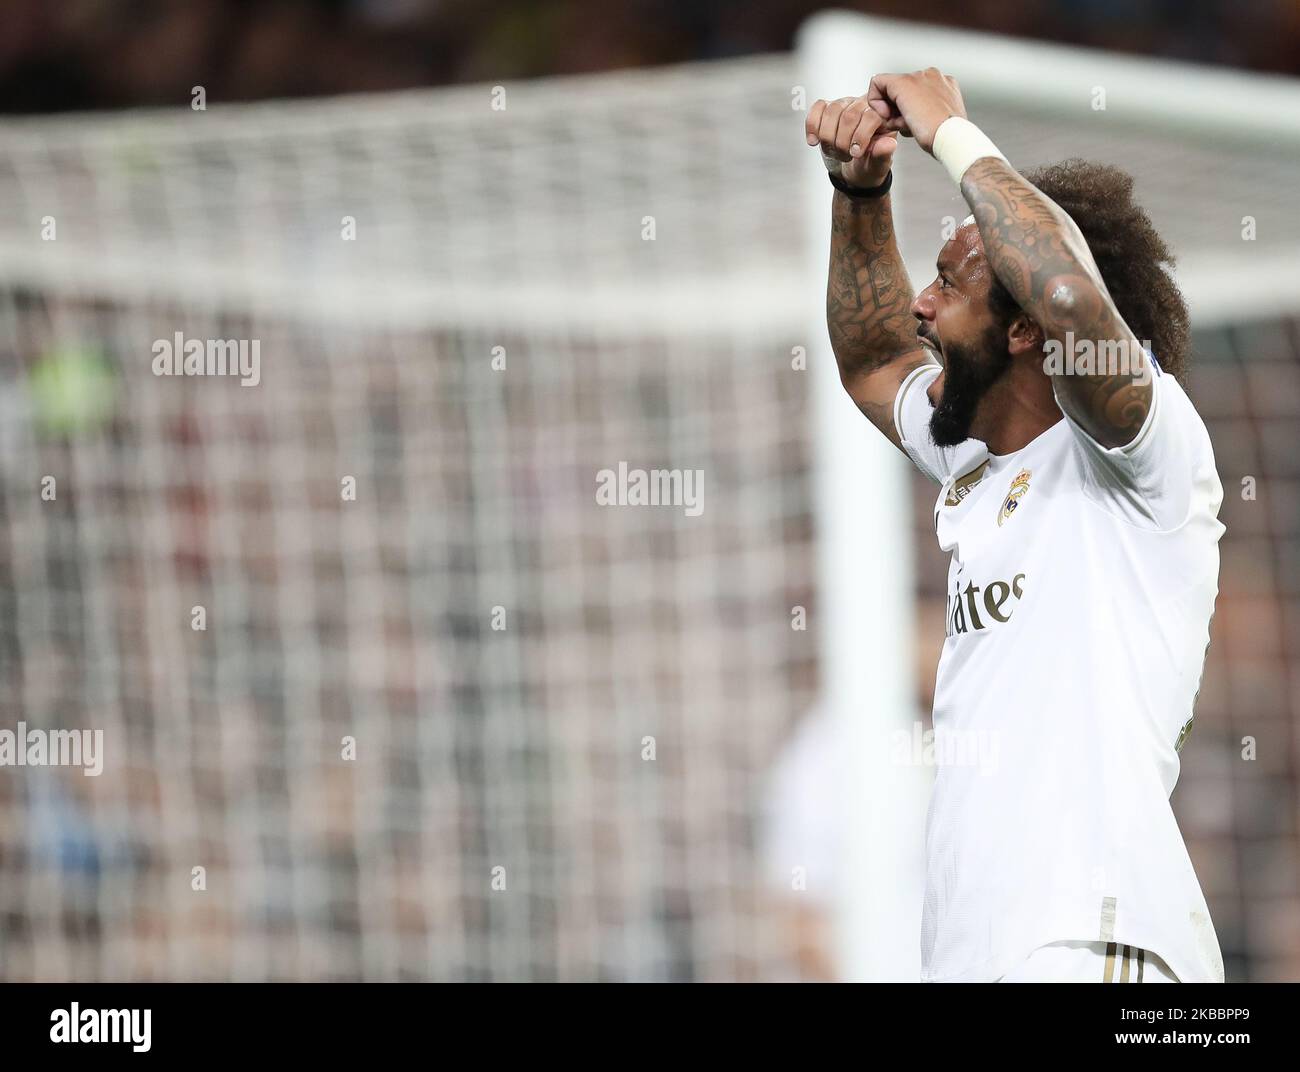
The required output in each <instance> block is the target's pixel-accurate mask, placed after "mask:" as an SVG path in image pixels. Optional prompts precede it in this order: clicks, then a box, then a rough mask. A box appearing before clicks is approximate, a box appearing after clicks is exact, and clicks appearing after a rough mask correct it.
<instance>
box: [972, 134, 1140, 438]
mask: <svg viewBox="0 0 1300 1072" xmlns="http://www.w3.org/2000/svg"><path fill="white" fill-rule="evenodd" d="M961 189H962V194H963V195H964V196H965V198H966V201H967V202H968V203H969V204H970V207H971V211H972V212H973V213H974V215H975V223H976V224H977V225H978V227H979V231H980V237H981V238H982V239H983V242H984V253H985V256H987V257H988V260H989V264H990V265H991V266H992V268H993V272H994V274H995V275H996V276H997V278H998V281H999V282H1001V283H1002V285H1003V286H1004V287H1006V289H1007V291H1008V292H1009V293H1010V294H1011V296H1012V297H1013V298H1014V299H1015V300H1016V303H1017V304H1018V305H1019V306H1020V308H1021V309H1023V310H1024V311H1025V312H1026V313H1027V314H1028V315H1029V316H1030V317H1032V318H1033V319H1034V321H1035V322H1036V323H1037V324H1038V325H1039V326H1040V327H1041V328H1042V329H1043V331H1044V333H1045V334H1046V336H1047V337H1048V338H1051V339H1057V340H1065V339H1066V337H1067V335H1071V336H1072V337H1073V338H1075V339H1078V340H1080V341H1083V340H1087V341H1089V342H1091V343H1092V345H1093V346H1094V348H1095V349H1096V351H1097V352H1100V351H1101V348H1102V347H1103V346H1106V347H1107V350H1106V352H1108V353H1110V352H1113V351H1112V350H1110V349H1109V347H1110V346H1113V345H1114V344H1116V343H1121V344H1122V346H1123V349H1122V350H1121V351H1120V352H1125V351H1126V352H1128V353H1129V354H1132V355H1133V356H1132V360H1131V361H1130V362H1129V363H1128V365H1127V366H1126V367H1125V368H1123V369H1122V370H1121V371H1118V372H1107V371H1105V370H1101V369H1098V371H1097V373H1096V374H1095V375H1088V374H1079V373H1073V374H1070V375H1064V374H1062V375H1057V376H1055V381H1056V391H1057V398H1058V400H1059V402H1060V404H1061V405H1062V406H1063V407H1064V408H1066V409H1067V410H1068V411H1069V413H1070V416H1071V417H1073V418H1074V419H1075V420H1076V421H1077V422H1078V423H1079V424H1081V425H1082V426H1083V427H1084V428H1085V429H1086V430H1087V431H1088V433H1089V434H1090V435H1092V437H1093V438H1094V439H1096V440H1097V441H1098V442H1099V443H1101V444H1102V445H1103V446H1107V447H1113V446H1122V445H1124V444H1127V443H1131V442H1132V441H1133V438H1134V437H1135V436H1136V435H1137V433H1138V430H1139V429H1140V428H1141V427H1142V423H1143V421H1144V420H1145V419H1146V415H1147V411H1148V410H1149V408H1150V406H1151V374H1150V370H1149V369H1148V368H1147V362H1146V359H1145V358H1144V357H1142V351H1141V344H1140V343H1139V342H1138V340H1137V339H1136V338H1134V336H1133V332H1132V331H1130V330H1129V328H1128V325H1126V324H1125V323H1124V320H1123V318H1122V317H1121V316H1120V315H1119V312H1118V311H1117V310H1116V308H1115V304H1114V302H1112V301H1111V298H1110V295H1109V293H1107V291H1106V285H1105V283H1104V282H1103V281H1102V279H1101V276H1100V274H1099V273H1098V272H1097V266H1096V264H1095V263H1094V261H1093V259H1092V254H1091V253H1090V252H1089V251H1088V246H1087V243H1086V242H1085V241H1084V239H1083V235H1082V234H1081V233H1080V232H1079V229H1078V227H1076V226H1075V224H1074V221H1073V220H1071V219H1070V217H1069V216H1068V215H1066V214H1065V212H1063V211H1062V210H1061V209H1060V208H1059V207H1058V206H1057V205H1056V204H1055V203H1053V202H1052V201H1051V200H1049V199H1048V198H1047V197H1045V196H1044V195H1043V194H1042V193H1040V192H1039V191H1038V190H1037V189H1036V188H1035V187H1034V186H1032V185H1031V184H1030V183H1029V182H1027V181H1026V180H1025V179H1024V178H1022V177H1021V176H1020V175H1019V174H1018V173H1017V172H1016V170H1015V169H1014V168H1012V167H1011V165H1010V164H1008V163H1006V161H1004V160H999V159H997V158H996V157H985V158H983V159H980V160H977V161H975V163H974V164H972V165H971V166H970V167H969V168H968V169H967V170H966V174H965V175H963V176H962V180H961Z"/></svg>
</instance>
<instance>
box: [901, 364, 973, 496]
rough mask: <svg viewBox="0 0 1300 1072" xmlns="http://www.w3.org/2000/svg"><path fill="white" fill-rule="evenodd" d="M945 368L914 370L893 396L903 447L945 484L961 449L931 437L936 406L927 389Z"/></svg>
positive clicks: (933, 476)
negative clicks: (948, 445) (937, 442)
mask: <svg viewBox="0 0 1300 1072" xmlns="http://www.w3.org/2000/svg"><path fill="white" fill-rule="evenodd" d="M942 371H943V369H942V368H941V367H940V366H938V365H921V366H920V367H919V368H915V369H913V370H912V372H911V373H910V374H909V375H908V377H907V379H905V380H904V381H903V383H902V385H901V386H900V387H899V388H898V394H896V395H895V396H894V427H895V428H896V429H897V430H898V438H899V441H900V442H901V443H902V445H903V450H905V451H906V452H907V456H908V457H909V458H911V459H912V462H913V464H914V465H915V466H916V467H917V468H918V469H920V470H921V472H923V473H924V474H925V475H926V476H928V477H929V478H930V479H931V480H933V481H934V482H935V483H936V484H942V483H943V482H944V481H945V480H947V479H948V478H949V477H950V476H951V475H952V467H953V459H954V457H955V456H956V454H957V451H958V450H959V448H958V447H940V446H938V445H937V444H936V443H935V441H934V440H933V439H932V438H930V415H931V414H932V413H933V412H934V407H933V406H932V405H930V398H929V396H928V395H927V394H926V393H925V392H926V389H927V388H928V387H929V386H930V384H932V383H933V382H934V381H935V379H936V378H937V377H938V375H939V373H940V372H942Z"/></svg>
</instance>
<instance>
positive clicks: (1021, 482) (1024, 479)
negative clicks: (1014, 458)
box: [998, 469, 1033, 528]
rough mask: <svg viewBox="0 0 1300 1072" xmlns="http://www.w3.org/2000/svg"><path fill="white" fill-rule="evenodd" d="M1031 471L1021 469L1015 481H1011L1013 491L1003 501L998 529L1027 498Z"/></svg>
mask: <svg viewBox="0 0 1300 1072" xmlns="http://www.w3.org/2000/svg"><path fill="white" fill-rule="evenodd" d="M1032 475H1033V474H1032V472H1031V470H1029V469H1021V470H1020V472H1018V473H1017V474H1016V478H1015V480H1013V481H1011V490H1010V491H1008V492H1007V497H1006V498H1005V499H1003V500H1002V509H1001V510H1000V511H999V512H998V527H999V528H1001V527H1002V522H1004V521H1005V520H1006V519H1007V518H1009V517H1010V516H1011V515H1012V514H1014V513H1015V512H1016V507H1018V506H1019V505H1020V500H1021V499H1023V498H1024V497H1025V492H1027V491H1028V490H1029V478H1030V476H1032Z"/></svg>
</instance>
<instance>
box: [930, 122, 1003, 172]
mask: <svg viewBox="0 0 1300 1072" xmlns="http://www.w3.org/2000/svg"><path fill="white" fill-rule="evenodd" d="M933 151H934V158H935V159H936V160H938V161H939V163H941V164H942V165H943V166H944V167H945V168H947V169H948V174H949V175H951V176H952V181H953V182H955V183H957V184H958V185H959V186H960V185H961V177H962V176H963V175H965V174H966V169H967V168H968V167H970V166H971V164H973V163H975V161H976V160H979V159H980V158H981V157H984V156H996V157H997V158H998V159H999V160H1005V159H1006V157H1005V156H1003V155H1002V154H1001V153H1000V152H998V147H997V146H996V145H994V144H993V143H992V142H991V141H989V139H988V137H987V136H986V135H985V134H984V131H982V130H980V128H979V127H977V126H976V125H975V124H974V123H972V122H971V121H970V120H969V119H963V118H962V117H961V116H959V115H950V116H949V117H948V118H947V119H945V120H944V121H943V122H942V123H940V124H939V129H938V130H936V131H935V132H934V150H933Z"/></svg>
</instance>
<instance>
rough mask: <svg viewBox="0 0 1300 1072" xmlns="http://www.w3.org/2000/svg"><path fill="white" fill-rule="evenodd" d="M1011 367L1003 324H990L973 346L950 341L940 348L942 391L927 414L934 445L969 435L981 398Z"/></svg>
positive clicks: (948, 444) (962, 439)
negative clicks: (931, 411) (930, 412)
mask: <svg viewBox="0 0 1300 1072" xmlns="http://www.w3.org/2000/svg"><path fill="white" fill-rule="evenodd" d="M1010 367H1011V354H1010V353H1008V352H1007V333H1006V329H1005V328H1004V327H991V328H989V329H988V330H987V331H985V332H984V334H983V335H982V336H980V339H979V341H978V342H977V343H976V344H975V345H974V346H966V345H964V344H962V343H950V344H949V345H947V346H946V347H944V351H943V393H942V394H941V395H940V396H939V404H938V405H937V406H935V407H934V413H932V414H931V415H930V436H931V438H933V439H934V442H935V445H936V446H940V447H955V446H957V444H959V443H964V442H965V441H966V440H968V439H969V438H970V429H971V423H972V422H973V421H974V420H975V410H976V409H977V408H978V407H979V404H980V399H982V398H983V397H984V396H985V395H986V394H988V392H989V388H991V387H992V386H993V385H994V384H995V383H997V382H998V380H1000V379H1001V378H1002V377H1003V376H1004V375H1005V374H1006V371H1007V369H1009V368H1010Z"/></svg>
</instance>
